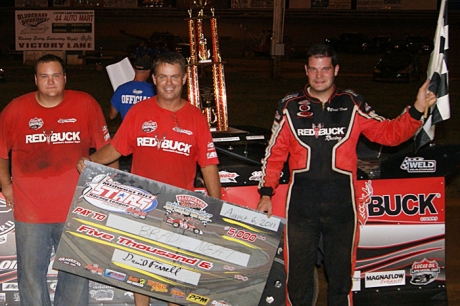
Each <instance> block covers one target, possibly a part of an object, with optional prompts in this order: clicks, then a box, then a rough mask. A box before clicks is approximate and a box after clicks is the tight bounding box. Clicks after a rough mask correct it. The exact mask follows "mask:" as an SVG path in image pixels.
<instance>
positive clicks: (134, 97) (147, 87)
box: [110, 81, 156, 120]
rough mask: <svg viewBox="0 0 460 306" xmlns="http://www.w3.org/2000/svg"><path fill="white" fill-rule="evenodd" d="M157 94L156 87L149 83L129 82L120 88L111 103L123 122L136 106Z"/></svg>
mask: <svg viewBox="0 0 460 306" xmlns="http://www.w3.org/2000/svg"><path fill="white" fill-rule="evenodd" d="M155 94H156V89H155V85H153V84H151V83H148V82H138V81H129V82H127V83H124V84H122V85H120V86H118V88H117V90H115V92H114V93H113V96H112V99H111V100H110V103H112V105H113V107H115V109H116V110H117V111H118V112H119V113H120V115H121V119H122V120H123V119H124V118H125V116H126V113H127V112H128V111H129V109H130V108H131V106H133V105H134V104H136V103H138V102H140V101H142V100H145V99H148V98H151V97H153V96H154V95H155Z"/></svg>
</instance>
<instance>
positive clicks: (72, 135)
mask: <svg viewBox="0 0 460 306" xmlns="http://www.w3.org/2000/svg"><path fill="white" fill-rule="evenodd" d="M42 142H49V143H52V144H62V143H79V142H80V132H62V133H52V134H51V135H45V134H43V133H42V134H31V135H26V143H42Z"/></svg>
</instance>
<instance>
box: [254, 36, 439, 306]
mask: <svg viewBox="0 0 460 306" xmlns="http://www.w3.org/2000/svg"><path fill="white" fill-rule="evenodd" d="M305 70H306V74H307V77H308V81H309V84H308V85H307V86H306V87H305V88H304V89H303V90H302V91H299V92H295V93H292V94H289V95H287V96H286V97H284V98H283V99H282V100H281V101H280V102H279V105H278V109H277V112H276V116H275V120H274V123H273V127H272V136H271V139H270V142H269V144H268V147H267V149H266V155H265V158H264V159H263V165H262V179H261V181H260V184H259V193H260V195H261V199H260V202H259V204H258V208H257V209H258V210H260V211H266V212H267V215H268V216H270V215H271V212H272V203H271V196H272V195H273V193H274V192H275V190H276V187H277V185H278V183H279V178H280V172H281V170H282V168H283V165H284V163H285V161H286V160H287V159H288V157H289V169H290V173H291V177H290V182H289V188H288V194H287V204H286V224H287V225H286V231H285V247H286V248H285V264H286V271H287V281H286V291H287V298H286V305H293V306H300V305H302V306H303V305H309V306H310V305H312V301H313V299H314V296H313V290H314V277H313V275H314V269H315V264H316V262H317V255H318V245H319V241H320V237H321V236H322V239H323V252H324V265H325V269H326V274H327V279H328V292H327V296H328V305H340V306H342V305H352V300H351V295H350V292H351V287H352V273H353V270H354V260H353V259H354V253H355V251H356V247H357V243H358V239H359V237H358V236H359V235H358V233H357V229H358V228H357V218H356V202H355V201H356V198H355V190H354V188H355V187H354V183H355V181H356V172H357V154H356V146H357V143H358V138H359V136H360V135H361V134H363V135H364V136H366V137H367V138H368V139H369V140H371V141H374V142H378V143H380V144H383V145H387V146H394V145H398V144H400V143H402V142H404V141H406V140H408V139H409V138H410V137H411V136H412V135H413V134H414V133H415V132H416V131H417V129H418V128H419V127H420V126H421V123H422V122H421V120H420V119H421V117H422V112H423V110H424V108H425V104H427V103H428V104H429V105H432V104H433V103H434V102H435V101H436V97H435V96H434V94H433V93H432V92H429V91H428V90H427V88H428V84H429V82H428V81H427V82H425V84H424V85H423V86H422V87H421V88H420V89H419V92H418V95H417V101H416V102H415V104H414V106H409V107H407V108H406V109H405V110H404V112H403V114H402V115H400V116H399V117H398V118H396V119H394V120H387V119H385V118H382V117H380V116H378V115H377V114H376V113H375V112H374V111H373V110H372V108H371V107H370V106H369V105H367V103H366V102H365V101H364V99H363V97H362V96H360V95H357V94H355V93H354V92H352V91H350V90H341V89H338V88H337V87H336V85H335V83H334V78H335V76H336V75H337V73H338V70H339V65H338V63H337V55H336V53H335V52H334V50H332V49H331V48H330V47H329V46H328V45H322V44H321V45H315V46H313V47H312V48H311V49H310V51H309V53H308V57H307V64H306V65H305Z"/></svg>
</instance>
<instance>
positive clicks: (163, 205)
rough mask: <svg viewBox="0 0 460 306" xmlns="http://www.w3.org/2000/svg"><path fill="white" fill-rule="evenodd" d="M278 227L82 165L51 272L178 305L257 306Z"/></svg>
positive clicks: (257, 216) (201, 198)
mask: <svg viewBox="0 0 460 306" xmlns="http://www.w3.org/2000/svg"><path fill="white" fill-rule="evenodd" d="M284 224H285V220H284V219H282V218H279V217H271V218H267V217H266V215H265V214H262V213H259V212H257V211H255V210H251V209H248V208H244V207H241V206H237V205H234V204H230V203H226V202H224V201H221V200H217V199H214V198H210V197H207V196H206V195H204V194H203V193H197V192H191V191H187V190H183V189H179V188H176V187H174V186H170V185H166V184H162V183H160V182H156V181H152V180H149V179H146V178H143V177H139V176H136V175H133V174H130V173H127V172H124V171H120V170H115V169H112V168H108V167H105V166H102V165H98V164H94V163H91V162H88V163H87V167H86V168H85V171H84V172H83V173H82V174H81V175H80V179H79V181H78V185H77V187H76V191H75V195H74V198H73V202H72V206H71V208H70V211H69V215H68V218H67V221H66V227H65V230H64V234H63V235H62V237H61V242H60V245H59V249H58V251H57V254H56V257H55V261H54V266H53V267H54V268H56V269H59V270H64V271H67V272H71V273H75V274H78V275H81V276H84V277H87V278H89V279H92V280H94V281H97V282H98V283H104V284H107V285H110V286H115V287H119V288H122V289H124V290H127V291H134V292H139V293H142V294H145V295H149V296H151V297H154V298H158V299H162V300H166V301H170V302H175V303H178V304H181V305H197V304H198V305H214V304H215V305H219V304H218V303H221V304H223V305H225V303H228V304H229V305H257V304H258V303H259V300H260V297H261V295H262V292H263V290H264V287H265V282H266V280H267V277H268V274H269V272H270V269H271V266H272V263H273V259H274V257H275V254H276V251H277V248H278V245H279V240H280V238H281V235H282V233H283V229H284ZM213 303H214V304H213Z"/></svg>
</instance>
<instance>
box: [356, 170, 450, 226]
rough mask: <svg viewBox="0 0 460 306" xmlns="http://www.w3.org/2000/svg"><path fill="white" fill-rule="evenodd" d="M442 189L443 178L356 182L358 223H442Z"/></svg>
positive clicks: (443, 214)
mask: <svg viewBox="0 0 460 306" xmlns="http://www.w3.org/2000/svg"><path fill="white" fill-rule="evenodd" d="M444 187H445V185H444V177H435V178H417V179H397V180H394V179H393V180H391V179H384V180H367V181H366V180H362V181H358V183H357V189H356V190H357V194H356V196H357V199H358V203H357V205H358V207H357V210H358V211H357V212H358V220H359V223H360V225H366V224H369V223H397V224H430V223H444V222H445V209H444V206H445V197H444Z"/></svg>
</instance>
